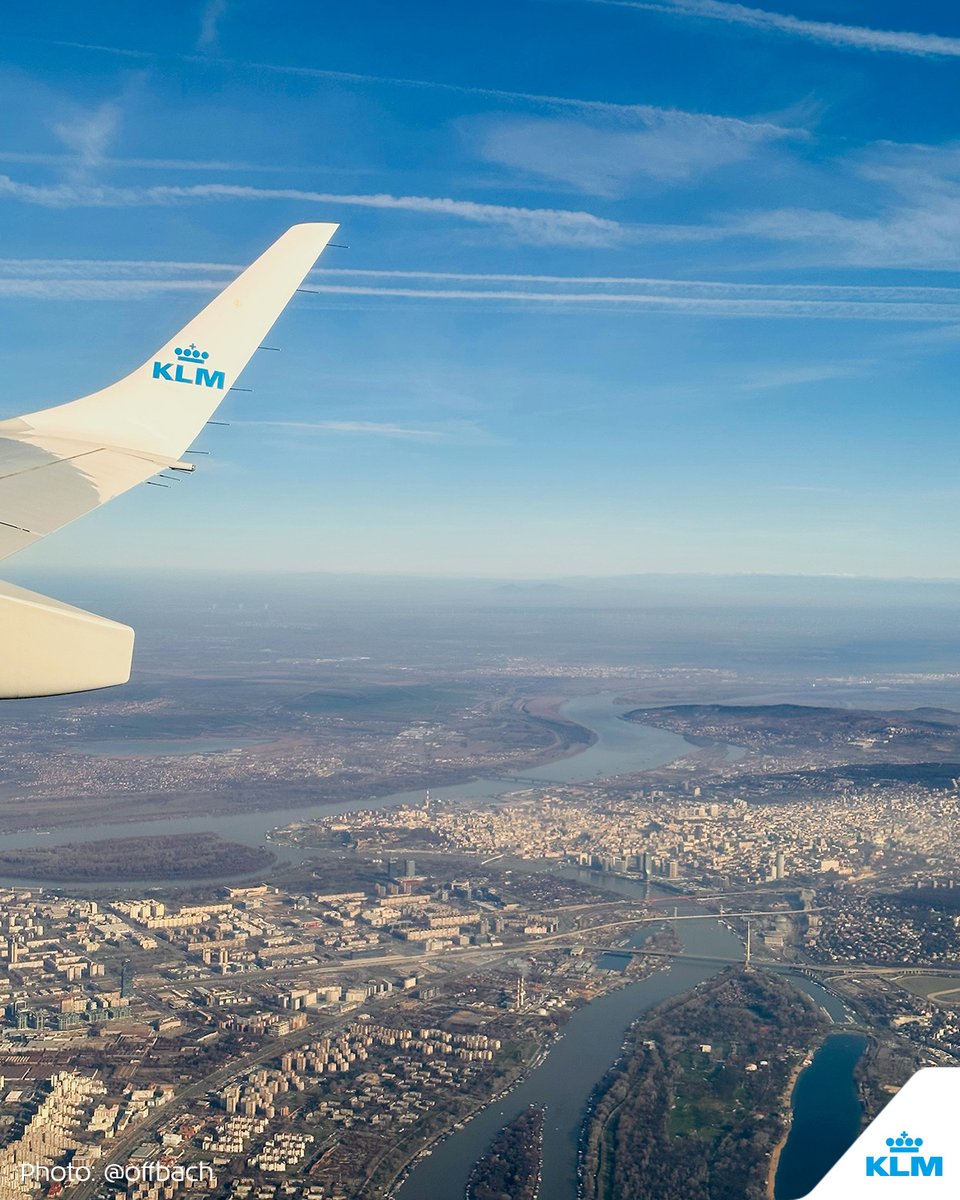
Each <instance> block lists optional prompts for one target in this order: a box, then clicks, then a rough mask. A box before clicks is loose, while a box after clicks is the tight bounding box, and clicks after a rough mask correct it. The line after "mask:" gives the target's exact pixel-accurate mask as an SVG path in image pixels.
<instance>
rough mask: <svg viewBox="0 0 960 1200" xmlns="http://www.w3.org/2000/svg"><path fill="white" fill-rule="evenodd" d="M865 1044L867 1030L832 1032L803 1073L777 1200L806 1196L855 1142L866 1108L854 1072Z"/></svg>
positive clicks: (795, 1095) (795, 1093)
mask: <svg viewBox="0 0 960 1200" xmlns="http://www.w3.org/2000/svg"><path fill="white" fill-rule="evenodd" d="M866 1046H867V1039H866V1037H865V1036H864V1035H863V1034H860V1033H835V1034H831V1036H830V1037H828V1038H827V1040H826V1041H825V1042H824V1043H823V1045H822V1046H821V1047H820V1049H819V1050H818V1051H817V1052H816V1054H815V1055H814V1056H813V1062H811V1064H810V1065H809V1066H808V1067H806V1068H805V1069H804V1070H803V1071H801V1073H800V1075H799V1077H798V1079H797V1083H796V1086H795V1087H794V1089H793V1100H792V1109H793V1121H792V1124H791V1126H790V1136H789V1137H788V1138H787V1144H786V1145H785V1146H784V1148H783V1153H782V1154H781V1155H780V1164H779V1166H778V1167H777V1179H776V1186H775V1189H774V1194H775V1196H776V1200H799V1197H802V1196H806V1195H807V1193H808V1192H811V1191H812V1190H813V1189H814V1188H815V1187H816V1186H817V1184H818V1183H819V1182H820V1180H821V1179H822V1178H823V1177H824V1175H826V1173H827V1171H829V1170H830V1168H831V1167H832V1166H833V1164H834V1163H835V1162H837V1160H838V1159H839V1158H840V1156H841V1155H842V1154H843V1153H844V1151H846V1150H847V1149H849V1147H850V1146H852V1145H853V1143H854V1141H855V1140H856V1137H857V1134H859V1132H860V1123H861V1120H862V1118H863V1107H862V1105H861V1103H860V1097H859V1095H858V1094H857V1085H856V1081H855V1079H854V1075H853V1072H854V1069H855V1067H856V1065H857V1063H858V1062H859V1061H860V1056H861V1055H862V1054H863V1052H864V1050H865V1049H866Z"/></svg>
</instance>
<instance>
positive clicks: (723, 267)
mask: <svg viewBox="0 0 960 1200" xmlns="http://www.w3.org/2000/svg"><path fill="white" fill-rule="evenodd" d="M784 2H785V3H786V0H784ZM5 51H6V53H5V60H4V63H3V65H2V67H0V314H2V330H0V353H2V355H3V361H4V378H3V390H2V399H0V412H2V415H4V416H12V415H15V414H17V413H18V412H23V411H28V410H30V409H32V408H36V407H39V406H41V405H44V404H47V403H51V404H53V403H58V402H60V401H63V400H66V399H70V398H72V397H74V396H76V395H80V394H84V393H86V392H89V391H93V390H95V389H96V388H98V387H101V386H103V385H105V384H106V383H108V382H111V381H112V380H113V379H114V378H117V377H119V376H120V375H121V374H123V373H125V372H126V371H128V370H129V369H131V368H132V367H134V366H135V365H137V364H138V363H140V362H141V361H143V360H144V359H146V358H147V356H148V355H149V354H150V353H151V352H152V350H153V349H154V348H155V347H156V346H158V345H160V344H161V343H162V342H163V341H165V340H166V338H167V337H168V336H169V335H170V334H171V333H172V332H174V331H175V330H176V329H177V328H179V327H180V326H181V325H182V324H184V323H185V321H186V320H187V319H188V318H189V317H190V316H191V315H192V314H193V312H194V311H196V310H197V309H199V308H200V307H201V306H202V305H203V303H205V301H206V300H207V299H208V298H209V296H210V295H211V294H212V292H213V290H214V289H215V288H216V287H218V286H220V285H222V284H223V283H225V282H226V281H227V280H228V279H229V278H230V277H231V273H232V272H235V270H236V269H238V268H239V267H241V266H243V265H245V264H246V263H247V262H249V261H251V260H252V259H253V258H254V257H256V255H257V254H258V253H259V252H260V251H261V250H262V249H263V248H264V247H265V246H266V245H267V244H268V243H269V242H271V241H272V240H273V239H274V238H275V237H276V236H278V235H279V233H281V232H282V231H283V230H284V229H285V228H286V227H287V226H288V225H290V224H292V223H294V222H297V221H302V220H321V221H327V220H333V221H339V222H340V223H341V225H342V230H341V233H340V235H339V236H338V238H337V240H338V242H341V243H344V244H345V245H346V246H348V247H349V248H347V249H333V248H331V249H330V250H328V251H327V252H326V254H325V255H324V257H323V259H322V266H321V269H320V270H318V271H317V272H316V273H315V274H314V275H313V276H312V277H311V286H313V287H316V288H318V289H321V290H320V294H317V295H304V296H300V297H298V298H296V300H295V301H294V303H293V304H292V305H291V307H290V308H289V309H288V310H287V312H286V313H285V314H284V316H283V317H282V318H281V321H280V323H279V324H278V326H277V328H276V330H275V332H274V335H273V336H272V338H271V341H272V343H273V344H276V345H278V346H280V347H282V353H281V354H272V353H266V352H264V353H261V354H259V355H258V356H257V357H256V359H255V361H254V363H253V364H252V365H251V367H250V368H249V369H248V371H247V373H246V375H245V377H244V380H243V381H242V382H243V385H244V386H245V387H249V388H252V389H253V391H252V392H250V393H239V392H238V393H234V394H233V395H231V397H230V398H229V400H228V401H227V404H226V406H225V411H224V413H223V416H224V419H227V420H229V421H230V422H231V424H230V427H229V428H211V429H210V431H209V432H208V433H207V434H206V435H204V437H203V438H202V439H201V442H200V443H198V445H199V447H200V448H202V449H205V450H209V451H211V457H210V458H209V460H203V469H202V471H200V472H198V474H197V476H196V477H195V478H191V479H189V480H186V481H184V482H182V483H180V484H176V485H173V486H171V487H170V488H169V489H168V490H166V491H163V490H161V489H158V488H141V489H139V490H138V491H136V492H134V493H132V494H130V495H128V496H125V497H123V498H121V499H120V500H118V501H116V502H115V503H114V504H112V505H110V506H108V507H107V508H106V509H104V510H102V511H101V512H99V513H97V514H94V515H93V516H91V517H88V518H85V519H84V520H83V521H81V522H79V523H78V524H76V525H74V526H71V527H68V528H67V529H66V530H65V531H63V532H61V533H60V534H58V535H56V536H54V537H52V538H50V539H48V540H47V541H46V542H44V543H42V544H41V545H39V546H38V547H36V548H34V549H32V550H30V551H28V552H26V553H24V554H23V555H21V556H19V557H18V558H17V559H15V560H13V561H12V562H11V563H10V564H8V565H7V574H8V575H15V574H17V573H18V572H19V573H21V574H22V573H24V572H29V571H30V570H32V569H34V568H39V567H44V566H49V565H58V566H59V565H63V566H67V567H73V566H77V567H80V566H83V567H90V566H100V565H102V566H104V567H116V566H136V565H141V564H142V565H148V564H152V563H159V564H160V565H163V566H170V567H173V566H177V567H204V568H207V567H213V568H223V567H231V566H239V567H243V568H244V569H251V568H252V569H255V570H269V571H283V570H288V569H304V568H306V569H318V570H332V571H363V572H385V573H433V574H456V575H460V574H466V575H481V576H519V577H540V576H556V575H576V574H590V575H603V574H626V573H633V572H648V571H654V572H659V571H682V572H701V571H706V572H724V573H725V572H775V573H794V572H796V573H841V574H865V575H881V576H884V575H887V576H950V577H956V576H960V558H958V557H957V555H956V553H954V552H953V548H954V546H955V541H956V539H955V533H954V531H955V529H956V527H957V525H958V523H960V483H958V479H957V469H956V461H957V442H958V439H957V425H958V422H957V413H956V396H957V390H958V389H957V379H956V375H957V371H956V364H957V351H958V348H960V292H958V290H957V272H958V270H960V130H958V128H957V104H956V95H957V88H958V83H960V10H958V9H956V8H955V6H953V5H948V4H946V3H929V2H928V3H922V2H921V3H917V4H913V5H910V6H905V5H903V4H902V3H893V2H892V0H886V2H884V0H871V3H869V4H867V3H863V2H855V0H848V2H842V0H830V2H829V3H816V4H814V3H808V2H803V3H801V2H799V0H797V2H792V3H789V4H787V7H784V8H782V9H780V8H778V9H776V10H773V9H769V8H755V7H752V6H746V5H738V4H728V3H722V2H719V0H663V2H662V3H661V2H657V3H628V2H626V0H623V2H622V3H615V2H613V0H609V2H605V0H510V2H509V3H498V2H490V3H487V4H485V5H482V6H477V5H469V6H468V5H460V4H453V5H452V4H449V3H445V4H439V3H417V2H416V0H411V2H410V3H406V4H403V5H399V4H394V3H371V2H368V0H355V2H353V3H351V4H349V5H333V4H316V3H311V4H297V3H288V4H285V5H268V4H266V3H261V2H260V0H207V2H205V3H197V4H192V3H189V4H188V3H176V4H171V5H165V6H152V7H149V8H148V7H147V6H139V5H129V4H119V3H116V4H115V3H109V2H106V3H98V4H96V5H91V6H77V5H75V4H67V3H62V4H58V3H51V4H46V5H43V6H41V7H39V8H38V9H36V10H22V11H20V12H18V13H15V14H8V16H7V18H6V34H5Z"/></svg>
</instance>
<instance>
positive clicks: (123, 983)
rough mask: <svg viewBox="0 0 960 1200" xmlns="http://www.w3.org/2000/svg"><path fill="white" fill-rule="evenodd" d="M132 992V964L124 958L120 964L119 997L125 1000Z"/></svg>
mask: <svg viewBox="0 0 960 1200" xmlns="http://www.w3.org/2000/svg"><path fill="white" fill-rule="evenodd" d="M132 991H133V963H132V962H131V961H130V959H129V958H125V959H124V960H123V962H122V963H121V964H120V995H121V997H122V998H123V999H127V998H128V997H129V996H130V993H131V992H132Z"/></svg>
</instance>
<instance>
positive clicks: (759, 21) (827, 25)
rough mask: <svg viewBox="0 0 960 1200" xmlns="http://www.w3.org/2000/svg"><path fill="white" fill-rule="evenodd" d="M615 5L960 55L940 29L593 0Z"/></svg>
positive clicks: (809, 37)
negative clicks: (924, 30)
mask: <svg viewBox="0 0 960 1200" xmlns="http://www.w3.org/2000/svg"><path fill="white" fill-rule="evenodd" d="M590 2H591V3H593V4H604V5H608V6H611V7H614V8H635V9H640V10H643V11H646V12H661V13H670V14H672V15H674V16H689V17H703V18H705V19H707V20H712V21H722V22H723V23H724V24H727V25H742V26H745V27H746V28H748V29H756V30H760V31H767V32H771V33H782V34H786V35H788V36H790V37H797V38H803V39H804V40H806V41H813V42H821V43H823V44H825V45H828V46H837V47H841V48H849V49H853V50H874V51H876V50H885V51H889V52H891V53H894V54H910V55H914V56H919V57H923V58H960V38H955V37H944V36H942V35H941V34H937V33H911V32H909V31H907V30H895V29H871V28H869V27H867V26H862V25H842V24H839V23H837V22H834V21H810V20H807V19H806V18H804V17H795V16H792V15H791V14H789V13H778V12H769V11H768V10H766V9H760V8H749V7H748V6H747V5H745V4H728V3H726V2H725V0H666V2H665V3H656V2H647V0H590Z"/></svg>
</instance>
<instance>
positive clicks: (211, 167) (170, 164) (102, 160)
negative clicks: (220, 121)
mask: <svg viewBox="0 0 960 1200" xmlns="http://www.w3.org/2000/svg"><path fill="white" fill-rule="evenodd" d="M76 161H77V159H76V155H73V154H52V153H48V152H44V151H41V150H0V162H7V163H18V164H23V165H24V166H39V167H66V168H69V167H71V166H73V165H74V164H75V163H76ZM96 166H98V167H130V168H133V169H134V170H145V171H258V172H266V173H271V174H278V173H283V174H285V175H289V174H290V172H291V170H293V168H291V167H289V166H277V165H269V164H264V163H254V162H244V161H239V162H230V161H228V160H226V159H199V158H136V157H129V156H123V157H118V156H117V155H112V154H101V155H99V156H98V157H97V160H96ZM354 173H355V172H354Z"/></svg>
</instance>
